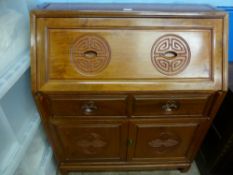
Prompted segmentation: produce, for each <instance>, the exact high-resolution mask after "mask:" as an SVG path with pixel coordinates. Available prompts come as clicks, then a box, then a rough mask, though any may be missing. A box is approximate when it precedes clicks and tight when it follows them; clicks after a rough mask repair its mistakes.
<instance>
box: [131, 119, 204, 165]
mask: <svg viewBox="0 0 233 175" xmlns="http://www.w3.org/2000/svg"><path fill="white" fill-rule="evenodd" d="M202 122H203V121H198V120H197V121H190V120H186V121H185V120H183V121H182V120H180V121H174V120H173V121H162V120H149V121H148V120H147V121H142V120H136V121H135V120H133V121H131V124H130V129H129V132H130V133H129V140H130V141H131V142H130V143H131V144H130V146H129V150H128V157H129V160H131V161H153V162H155V161H159V162H160V163H161V162H164V161H165V162H166V161H169V160H170V161H176V160H177V161H189V159H190V155H191V154H192V151H193V149H194V148H193V146H195V145H196V144H197V142H199V141H198V139H199V137H200V136H201V134H202V133H201V132H203V131H202V127H204V125H202V124H203V123H202ZM201 123H202V124H201Z"/></svg>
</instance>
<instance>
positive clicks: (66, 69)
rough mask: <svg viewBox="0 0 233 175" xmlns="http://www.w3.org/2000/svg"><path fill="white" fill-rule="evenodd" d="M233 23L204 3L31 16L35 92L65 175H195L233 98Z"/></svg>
mask: <svg viewBox="0 0 233 175" xmlns="http://www.w3.org/2000/svg"><path fill="white" fill-rule="evenodd" d="M227 19H228V18H227V15H226V14H225V13H224V12H221V11H216V10H215V9H214V8H212V7H209V6H199V5H197V6H196V5H192V6H189V5H172V6H171V5H162V4H147V5H146V4H144V5H143V4H139V5H136V4H115V5H110V4H101V5H98V4H89V5H87V4H48V5H46V6H45V7H44V8H42V9H37V10H34V11H32V12H31V77H32V92H33V95H34V97H35V101H36V103H37V107H38V109H39V111H40V114H41V119H42V122H43V125H44V128H45V130H46V133H47V135H48V138H49V140H50V143H51V145H52V147H53V150H54V153H55V157H56V160H57V163H58V167H59V169H60V171H61V172H62V173H63V174H67V173H68V172H72V171H102V170H104V171H106V170H111V171H112V170H142V169H147V170H149V169H156V168H159V169H161V168H164V169H180V170H182V171H186V170H188V168H189V167H190V165H191V163H192V161H193V159H194V157H195V155H196V152H197V151H198V149H199V146H200V144H201V142H202V140H203V139H204V137H205V134H206V132H207V130H208V128H209V127H210V125H211V122H212V120H213V119H214V116H215V114H216V112H217V110H218V108H219V106H220V105H221V103H222V100H223V99H224V96H225V92H226V90H227V40H228V38H227V37H228V35H227V29H228V27H227V25H228V21H227Z"/></svg>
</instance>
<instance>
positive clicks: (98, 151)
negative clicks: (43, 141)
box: [54, 120, 128, 162]
mask: <svg viewBox="0 0 233 175" xmlns="http://www.w3.org/2000/svg"><path fill="white" fill-rule="evenodd" d="M127 126H128V124H127V123H125V122H124V121H123V120H114V121H107V120H105V121H101V120H91V121H90V120H89V121H86V120H85V121H83V120H72V121H70V120H65V121H62V122H61V121H59V122H58V123H55V124H54V129H55V130H56V131H55V133H56V134H57V138H58V140H59V141H60V146H61V150H63V151H62V152H63V157H64V158H65V160H66V161H73V160H75V161H82V162H83V161H95V162H96V161H120V160H125V159H126V148H127V146H126V145H127V144H126V143H127V132H128V127H127Z"/></svg>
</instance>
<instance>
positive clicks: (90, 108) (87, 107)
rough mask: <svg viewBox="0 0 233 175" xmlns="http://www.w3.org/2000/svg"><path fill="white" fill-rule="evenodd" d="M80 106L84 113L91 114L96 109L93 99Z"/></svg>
mask: <svg viewBox="0 0 233 175" xmlns="http://www.w3.org/2000/svg"><path fill="white" fill-rule="evenodd" d="M81 108H82V111H83V113H84V114H85V115H91V114H93V113H94V112H96V111H97V109H98V108H97V106H96V104H95V102H94V101H88V102H87V103H85V104H84V105H82V107H81Z"/></svg>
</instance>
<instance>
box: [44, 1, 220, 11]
mask: <svg viewBox="0 0 233 175" xmlns="http://www.w3.org/2000/svg"><path fill="white" fill-rule="evenodd" d="M41 9H47V10H79V11H154V12H155V11H157V12H209V11H216V8H214V7H213V6H210V5H207V4H201V5H200V4H179V3H166V4H165V3H164V4H162V3H49V4H44V5H42V7H41Z"/></svg>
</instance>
